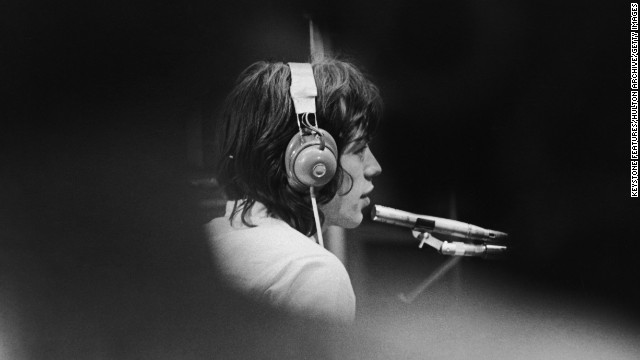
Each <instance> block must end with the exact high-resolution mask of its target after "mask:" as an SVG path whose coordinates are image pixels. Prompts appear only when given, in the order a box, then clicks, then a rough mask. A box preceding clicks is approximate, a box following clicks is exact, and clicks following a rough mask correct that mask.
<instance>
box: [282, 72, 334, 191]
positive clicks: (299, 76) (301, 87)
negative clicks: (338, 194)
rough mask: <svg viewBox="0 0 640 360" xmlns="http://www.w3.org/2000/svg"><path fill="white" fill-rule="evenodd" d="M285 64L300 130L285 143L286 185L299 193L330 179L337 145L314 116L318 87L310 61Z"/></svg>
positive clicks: (319, 185)
mask: <svg viewBox="0 0 640 360" xmlns="http://www.w3.org/2000/svg"><path fill="white" fill-rule="evenodd" d="M288 65H289V68H290V69H291V88H290V93H291V98H292V99H293V105H294V108H295V111H296V120H297V123H298V130H299V131H298V132H297V133H296V134H295V135H294V136H293V138H291V140H290V141H289V145H287V150H286V152H285V168H286V171H287V179H288V182H289V185H290V186H291V187H292V188H293V189H295V190H297V191H301V192H302V191H308V190H309V188H321V187H322V186H324V185H326V184H327V183H328V182H329V181H331V179H332V178H333V176H334V175H335V173H336V169H337V167H338V160H337V154H338V146H337V145H336V141H335V140H334V139H333V137H332V136H331V134H329V133H328V132H327V131H325V130H323V129H321V128H319V127H318V121H317V119H316V116H315V113H316V102H315V98H316V96H317V89H316V82H315V79H314V77H313V69H312V68H311V64H307V63H288ZM311 121H313V124H312V123H311Z"/></svg>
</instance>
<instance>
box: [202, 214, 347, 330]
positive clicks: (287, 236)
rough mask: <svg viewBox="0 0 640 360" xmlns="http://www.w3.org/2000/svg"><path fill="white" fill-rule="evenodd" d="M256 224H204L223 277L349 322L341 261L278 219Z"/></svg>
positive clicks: (280, 302)
mask: <svg viewBox="0 0 640 360" xmlns="http://www.w3.org/2000/svg"><path fill="white" fill-rule="evenodd" d="M257 225H258V226H256V227H239V228H236V227H234V226H232V225H231V224H230V222H229V220H228V219H215V220H213V221H212V222H210V223H209V224H207V232H208V233H209V235H210V236H209V242H210V244H211V248H212V251H213V255H214V258H215V263H216V265H217V267H218V268H219V269H220V272H221V274H222V275H223V277H224V279H225V280H226V281H228V282H229V283H230V284H231V285H232V286H233V287H235V288H238V289H240V290H241V291H242V292H245V293H248V294H250V295H251V296H252V297H256V298H260V299H262V300H264V301H266V302H268V303H270V304H272V305H274V306H276V307H278V308H283V309H285V310H288V311H291V312H294V313H299V314H302V315H305V316H311V317H319V318H325V319H330V320H335V321H340V322H349V321H352V320H353V317H354V314H355V295H354V293H353V288H352V286H351V280H350V279H349V275H348V273H347V271H346V269H345V267H344V265H343V264H342V262H341V261H340V260H339V259H338V258H337V257H336V256H335V255H333V254H332V253H331V252H329V251H327V250H326V249H324V248H322V247H320V246H318V245H317V244H316V243H315V242H313V241H312V240H311V239H309V238H307V237H306V236H304V235H303V234H301V233H300V232H298V231H296V230H295V229H293V228H291V227H290V226H289V225H287V224H286V223H284V222H282V221H280V220H277V219H269V220H268V221H261V222H260V223H259V224H257Z"/></svg>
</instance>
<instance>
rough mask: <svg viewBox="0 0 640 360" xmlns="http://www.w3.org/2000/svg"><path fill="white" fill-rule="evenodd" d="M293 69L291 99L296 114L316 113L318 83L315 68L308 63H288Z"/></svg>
mask: <svg viewBox="0 0 640 360" xmlns="http://www.w3.org/2000/svg"><path fill="white" fill-rule="evenodd" d="M288 64H289V68H290V69H291V88H290V89H289V92H290V93H291V98H292V99H293V106H294V107H295V109H296V114H304V113H310V114H315V113H316V96H318V90H317V89H316V81H315V79H314V78H313V68H312V67H311V64H308V63H291V62H290V63H288Z"/></svg>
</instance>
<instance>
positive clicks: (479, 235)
mask: <svg viewBox="0 0 640 360" xmlns="http://www.w3.org/2000/svg"><path fill="white" fill-rule="evenodd" d="M371 219H372V220H374V221H378V222H382V223H386V224H391V225H398V226H404V227H408V228H410V229H412V230H413V234H414V236H415V237H416V238H418V239H419V240H421V243H420V247H422V246H423V245H424V244H425V243H426V244H427V245H429V246H431V247H433V248H435V249H437V250H438V251H439V252H440V253H441V254H443V255H454V256H482V257H487V256H492V257H493V256H500V255H504V253H505V252H506V251H507V247H506V246H503V245H496V244H495V243H497V242H501V241H506V240H507V239H508V237H509V235H508V234H507V233H504V232H501V231H496V230H489V229H484V228H481V227H479V226H476V225H471V224H467V223H464V222H461V221H456V220H451V219H444V218H439V217H435V216H429V215H419V214H414V213H410V212H407V211H402V210H398V209H393V208H390V207H386V206H381V205H374V206H373V207H372V208H371ZM431 233H437V234H444V235H450V236H453V237H457V238H462V239H466V240H469V241H471V242H476V243H475V244H467V243H464V242H448V241H441V240H439V239H437V238H435V237H434V236H431V235H430V234H431ZM477 242H481V243H480V244H478V243H477ZM486 243H493V244H486Z"/></svg>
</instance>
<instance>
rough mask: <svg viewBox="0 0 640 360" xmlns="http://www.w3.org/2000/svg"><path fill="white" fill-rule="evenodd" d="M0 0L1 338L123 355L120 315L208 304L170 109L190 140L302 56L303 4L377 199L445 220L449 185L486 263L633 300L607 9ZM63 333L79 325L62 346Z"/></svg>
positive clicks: (621, 61) (622, 38)
mask: <svg viewBox="0 0 640 360" xmlns="http://www.w3.org/2000/svg"><path fill="white" fill-rule="evenodd" d="M3 8H4V10H3V11H1V13H2V15H0V16H2V21H1V23H2V30H1V31H0V34H1V35H0V36H1V37H2V49H1V51H2V61H1V67H0V69H1V70H0V71H1V72H2V75H1V78H2V81H1V84H0V88H1V89H2V92H3V93H4V95H3V100H4V101H3V102H4V103H5V105H4V106H3V107H4V111H3V112H4V113H5V115H4V116H3V118H4V119H3V120H4V121H3V123H5V125H4V126H3V128H4V130H3V131H2V139H3V140H2V142H3V148H5V150H4V151H3V154H2V159H3V164H4V165H3V166H2V172H3V181H2V183H3V185H2V193H1V195H2V199H1V203H2V219H3V220H2V228H3V233H5V234H4V235H3V236H2V247H3V250H2V258H3V262H2V267H3V271H2V277H3V287H4V290H3V291H4V292H5V294H6V296H5V300H4V302H5V304H3V305H4V306H5V308H6V309H7V310H6V311H5V314H6V315H5V317H6V319H7V323H8V324H15V329H18V330H15V331H13V332H11V333H12V334H13V335H12V338H15V339H17V340H15V341H14V343H15V344H17V345H15V347H16V349H17V350H15V351H16V353H19V354H27V355H34V356H40V355H43V354H52V353H51V351H54V350H55V351H54V352H53V355H52V357H56V356H59V357H61V358H63V357H65V356H66V355H68V354H67V353H65V352H64V351H78V352H79V353H82V351H87V352H90V351H92V350H88V349H96V348H99V349H103V350H104V349H107V350H104V351H105V352H106V353H107V354H109V355H110V356H113V357H127V356H129V355H128V353H127V349H130V348H136V347H135V346H134V345H130V347H127V345H123V343H124V344H126V343H127V342H126V341H124V340H123V339H122V337H123V336H125V337H126V335H123V334H129V335H130V334H139V333H141V332H142V330H140V329H139V328H136V327H135V326H133V325H130V323H129V322H128V321H125V319H127V320H130V319H131V318H132V317H133V318H136V316H137V318H136V319H137V321H138V322H139V323H141V324H146V325H145V326H157V325H158V324H159V323H162V321H161V320H158V319H157V318H156V317H155V316H154V315H153V314H155V312H162V313H163V314H165V315H164V316H165V318H163V319H164V321H166V322H168V323H170V324H173V323H172V322H171V321H172V320H171V319H173V318H171V316H172V315H171V314H174V315H175V313H171V312H169V315H167V312H164V311H162V309H164V308H165V307H170V306H169V305H167V304H180V307H181V308H182V309H184V308H188V307H189V306H193V307H198V308H199V310H198V311H194V312H188V311H187V310H181V311H187V313H188V314H189V316H192V317H196V318H199V319H201V316H202V311H203V310H202V308H203V307H206V306H207V304H209V305H210V304H212V303H210V302H213V303H215V301H217V300H216V299H217V297H216V296H217V294H216V292H215V291H213V290H203V287H204V286H205V284H207V281H209V279H210V278H209V277H210V276H211V275H210V271H211V268H210V266H211V265H210V264H209V263H208V256H207V249H206V244H205V243H204V242H203V240H202V239H201V238H200V237H199V236H198V234H197V232H196V231H195V230H194V228H195V222H193V221H191V220H190V216H189V214H190V211H191V210H192V209H191V208H190V207H189V206H188V202H189V200H190V197H189V196H190V194H189V192H188V190H185V189H183V186H182V185H183V182H185V179H186V178H187V177H188V176H187V175H185V174H189V173H190V172H193V171H195V170H198V169H194V168H193V167H190V166H189V165H188V161H187V138H186V124H187V122H188V121H189V119H192V118H194V117H201V118H203V119H205V120H204V123H203V126H204V139H205V150H210V149H211V144H210V142H209V140H210V139H211V138H212V135H213V134H214V133H215V123H214V122H213V120H212V119H213V117H214V116H213V114H215V113H216V111H217V109H218V107H219V104H220V102H221V101H222V98H223V97H224V95H225V94H226V93H227V92H228V91H229V90H230V88H231V87H232V84H233V81H234V79H235V77H236V76H237V74H239V73H240V71H241V70H242V69H244V68H245V67H246V66H248V65H249V64H250V63H252V62H254V61H257V60H262V59H272V60H282V61H304V60H306V57H307V53H308V48H307V44H308V43H307V41H308V34H307V31H308V30H307V20H306V18H305V15H311V16H312V17H313V18H314V20H315V21H316V23H317V24H318V26H319V27H320V28H321V30H323V32H325V34H327V35H328V38H329V39H330V40H331V43H332V47H333V49H334V50H335V52H336V53H338V54H339V55H341V56H346V57H348V58H350V59H353V60H354V61H355V62H356V63H357V64H359V65H360V66H361V67H362V68H364V69H365V71H366V72H367V73H368V74H370V76H371V77H372V79H373V80H374V82H375V83H376V84H378V86H379V87H380V89H381V91H382V94H383V98H384V100H385V120H384V122H383V123H382V124H381V127H380V129H379V134H378V136H377V137H376V139H375V141H374V143H373V144H372V145H371V146H372V150H373V152H374V154H375V155H376V156H377V157H378V160H379V161H380V163H381V164H382V167H383V175H382V176H381V177H380V178H379V179H377V180H376V195H375V196H374V199H373V200H374V201H375V202H377V203H380V204H384V205H388V206H392V207H396V208H401V209H405V210H409V211H413V212H419V213H424V214H430V215H435V216H443V217H446V216H447V215H448V211H449V210H450V209H449V206H450V200H451V198H452V196H455V201H456V204H457V216H458V218H459V219H461V220H465V221H468V222H470V223H474V224H478V225H482V226H485V227H488V228H493V229H499V230H503V231H506V232H509V233H510V234H511V236H512V242H513V252H512V255H511V257H510V258H509V259H507V260H505V261H504V262H503V263H502V265H501V266H503V267H504V269H505V271H509V272H512V273H514V274H517V276H521V278H522V280H523V282H525V283H527V282H532V283H547V284H552V285H554V286H557V287H559V288H564V289H569V291H571V292H573V293H575V294H578V295H584V296H594V297H603V298H605V299H607V301H608V302H609V304H611V306H622V307H623V308H625V309H627V311H628V312H629V314H630V315H631V316H637V310H635V309H634V308H633V306H632V305H633V304H635V303H637V301H639V300H640V290H638V287H637V285H636V284H637V276H638V275H639V274H640V272H639V271H638V265H637V260H636V259H637V254H638V251H639V250H640V246H639V245H638V236H637V229H636V227H637V221H636V218H637V214H638V206H639V205H638V201H637V199H631V198H630V196H629V194H630V190H629V188H630V177H629V173H630V164H629V160H630V159H629V153H630V140H629V133H630V126H629V110H628V109H629V108H628V106H629V88H628V86H629V85H628V84H629V70H628V69H629V60H628V59H629V58H628V56H629V48H628V47H627V44H628V43H629V35H628V34H629V22H628V14H629V8H628V7H627V5H626V4H620V6H619V7H616V6H612V5H605V4H604V3H596V2H591V3H590V2H562V3H556V2H552V1H547V2H536V3H528V2H523V1H489V2H482V3H479V2H472V1H464V2H455V3H452V2H447V1H430V2H407V1H377V2H371V1H348V2H345V1H324V2H322V3H309V4H301V3H300V2H293V1H292V2H289V3H283V2H271V1H262V2H251V1H237V2H233V3H230V4H227V3H221V2H204V1H191V2H151V1H148V2H147V1H138V2H125V1H121V2H119V1H115V2H108V3H107V2H103V3H96V2H92V3H91V4H88V3H86V2H80V1H78V2H74V1H64V2H57V3H55V2H48V3H47V2H39V1H20V2H11V3H8V4H4V5H3ZM212 158H213V155H211V154H210V153H205V154H204V159H205V165H211V159H212ZM180 294H188V295H180ZM194 299H196V300H194ZM212 299H213V300H212ZM142 308H144V309H147V310H145V311H146V312H145V311H142V312H141V309H142ZM149 309H151V310H149ZM178 313H179V314H180V316H183V317H185V316H184V315H185V313H183V312H178ZM167 316H168V317H169V318H168V320H167ZM175 316H176V318H177V317H178V315H175ZM189 316H186V318H189ZM210 316H213V315H210ZM204 318H205V319H208V318H207V317H206V316H205V317H204ZM181 321H184V322H185V323H186V320H181ZM203 323H205V324H206V321H203ZM105 324H107V325H105ZM124 324H127V325H124ZM149 324H151V325H149ZM180 324H182V322H180ZM132 326H133V328H132ZM202 326H203V328H206V325H202ZM123 327H124V328H126V329H128V330H122V329H123ZM60 329H64V331H60ZM174 330H175V329H174ZM78 334H84V335H86V334H89V336H87V337H86V338H84V337H80V339H81V340H76V341H77V342H76V343H73V342H72V343H71V345H69V346H60V344H61V343H64V344H67V345H68V341H69V339H70V338H74V337H75V336H77V335H78ZM91 334H94V335H95V337H92V336H91ZM171 334H172V333H171V330H167V334H165V336H166V337H171V336H172V335H171ZM216 334H217V333H216ZM156 335H157V334H156ZM113 338H117V339H119V340H118V341H119V342H118V346H116V348H117V349H119V350H117V351H115V350H113V348H112V347H110V345H109V344H110V343H109V340H104V339H113ZM87 339H93V340H87ZM95 339H101V340H95ZM137 340H139V338H136V341H137ZM74 344H75V345H74ZM105 344H107V345H105ZM137 346H140V345H137ZM62 348H64V349H67V350H64V351H63V350H60V349H62ZM69 349H76V350H69ZM78 349H80V350H78ZM82 349H84V350H82ZM114 351H115V352H114ZM118 351H120V352H121V353H119V352H118ZM203 351H205V350H203ZM74 354H75V353H74ZM27 355H25V356H27ZM76 355H77V354H76Z"/></svg>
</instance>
